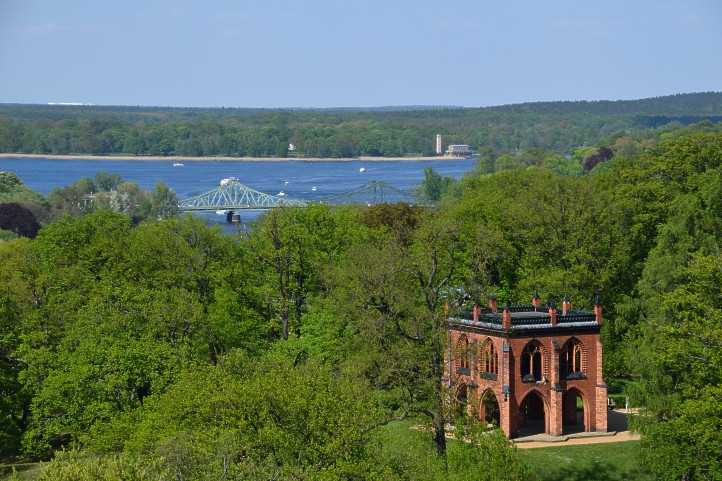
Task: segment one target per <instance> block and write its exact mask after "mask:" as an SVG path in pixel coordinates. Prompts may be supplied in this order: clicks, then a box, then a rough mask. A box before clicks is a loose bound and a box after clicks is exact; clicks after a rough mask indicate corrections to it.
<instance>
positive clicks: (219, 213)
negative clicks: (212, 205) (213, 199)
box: [216, 210, 227, 215]
mask: <svg viewBox="0 0 722 481" xmlns="http://www.w3.org/2000/svg"><path fill="white" fill-rule="evenodd" d="M226 213H227V211H225V210H217V211H216V214H218V215H226Z"/></svg>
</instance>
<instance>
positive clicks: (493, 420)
mask: <svg viewBox="0 0 722 481" xmlns="http://www.w3.org/2000/svg"><path fill="white" fill-rule="evenodd" d="M479 418H480V419H481V421H482V422H485V423H486V424H487V425H490V426H493V427H496V428H498V427H499V426H500V425H501V417H500V412H499V401H497V399H496V395H495V394H494V391H492V390H491V389H487V390H486V391H484V394H483V395H482V396H481V403H480V405H479Z"/></svg>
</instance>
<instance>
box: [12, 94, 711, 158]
mask: <svg viewBox="0 0 722 481" xmlns="http://www.w3.org/2000/svg"><path fill="white" fill-rule="evenodd" d="M704 120H707V121H712V122H720V121H722V92H706V93H692V94H679V95H671V96H665V97H655V98H649V99H641V100H623V101H575V102H535V103H524V104H515V105H505V106H497V107H483V108H461V107H445V106H433V107H418V106H409V107H378V108H367V109H363V108H358V109H354V108H337V109H245V108H176V107H129V106H66V105H23V104H0V152H22V153H45V154H72V153H79V154H80V153H85V154H98V155H107V154H136V155H142V154H145V155H181V156H200V155H204V156H215V155H229V156H258V157H262V156H276V157H285V156H287V155H288V150H287V149H288V144H289V143H293V144H295V145H296V146H297V150H296V152H295V153H294V155H306V156H314V157H315V156H318V157H354V156H359V155H368V156H398V155H432V154H433V148H434V136H435V134H437V133H440V134H442V135H444V143H445V144H446V145H448V144H450V143H467V144H470V145H471V146H472V147H473V148H474V149H476V150H477V151H487V152H495V153H499V152H505V151H515V150H519V149H532V148H544V149H550V150H556V151H558V152H568V151H569V150H570V149H571V148H573V147H576V146H580V145H596V144H599V143H604V142H610V141H612V140H613V138H614V137H615V136H618V135H621V134H634V133H638V132H643V131H645V130H647V129H650V128H659V127H664V126H665V125H667V124H685V125H686V124H691V123H697V122H700V121H704Z"/></svg>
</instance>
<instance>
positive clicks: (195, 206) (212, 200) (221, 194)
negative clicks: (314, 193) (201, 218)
mask: <svg viewBox="0 0 722 481" xmlns="http://www.w3.org/2000/svg"><path fill="white" fill-rule="evenodd" d="M282 206H286V207H306V202H304V201H302V200H295V199H287V198H285V197H282V196H278V195H269V194H266V193H265V192H260V191H258V190H255V189H252V188H250V187H248V186H247V185H244V184H241V183H240V182H239V181H237V180H235V179H231V180H228V181H226V182H225V183H223V184H221V185H220V186H219V187H216V188H215V189H213V190H209V191H208V192H205V193H203V194H200V195H196V196H193V197H189V198H187V199H183V200H181V201H180V203H179V204H178V208H179V209H180V210H182V211H203V210H241V209H272V208H274V207H282Z"/></svg>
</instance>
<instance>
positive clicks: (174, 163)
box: [173, 162, 186, 167]
mask: <svg viewBox="0 0 722 481" xmlns="http://www.w3.org/2000/svg"><path fill="white" fill-rule="evenodd" d="M185 165H186V164H184V163H183V162H173V167H185Z"/></svg>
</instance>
